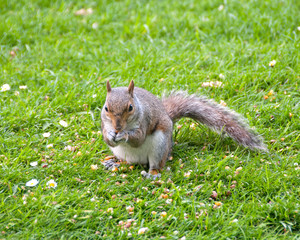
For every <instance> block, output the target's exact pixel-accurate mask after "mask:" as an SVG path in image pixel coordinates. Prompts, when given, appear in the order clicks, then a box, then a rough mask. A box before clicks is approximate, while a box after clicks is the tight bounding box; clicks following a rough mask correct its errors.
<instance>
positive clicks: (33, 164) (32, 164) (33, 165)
mask: <svg viewBox="0 0 300 240" xmlns="http://www.w3.org/2000/svg"><path fill="white" fill-rule="evenodd" d="M37 165H38V162H31V163H30V166H32V167H36V166H37Z"/></svg>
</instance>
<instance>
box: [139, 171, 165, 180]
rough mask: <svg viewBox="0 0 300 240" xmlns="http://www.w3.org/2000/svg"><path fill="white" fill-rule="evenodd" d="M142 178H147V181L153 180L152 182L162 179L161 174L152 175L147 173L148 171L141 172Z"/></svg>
mask: <svg viewBox="0 0 300 240" xmlns="http://www.w3.org/2000/svg"><path fill="white" fill-rule="evenodd" d="M141 174H142V176H143V177H144V178H147V179H152V180H156V179H159V178H160V177H161V174H160V173H157V174H151V173H147V172H146V171H142V172H141Z"/></svg>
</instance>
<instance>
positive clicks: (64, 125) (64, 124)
mask: <svg viewBox="0 0 300 240" xmlns="http://www.w3.org/2000/svg"><path fill="white" fill-rule="evenodd" d="M59 124H60V125H61V126H63V127H67V126H68V123H67V122H66V121H64V120H60V121H59Z"/></svg>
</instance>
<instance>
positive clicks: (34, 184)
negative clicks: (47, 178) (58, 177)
mask: <svg viewBox="0 0 300 240" xmlns="http://www.w3.org/2000/svg"><path fill="white" fill-rule="evenodd" d="M38 183H39V181H38V180H36V179H32V180H30V181H29V182H27V183H26V186H27V187H34V186H36V185H37V184H38Z"/></svg>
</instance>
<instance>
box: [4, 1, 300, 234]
mask: <svg viewBox="0 0 300 240" xmlns="http://www.w3.org/2000/svg"><path fill="white" fill-rule="evenodd" d="M299 12H300V1H296V0H273V1H268V0H267V1H260V0H241V1H237V0H231V1H226V0H224V1H220V0H203V1H191V0H184V1H180V0H176V1H175V0H174V1H159V0H153V1H146V0H143V1H129V0H127V1H123V0H119V1H105V0H103V1H88V0H85V1H83V0H82V1H81V0H80V1H70V0H65V1H59V0H57V1H44V0H26V1H25V0H0V21H1V24H0V72H1V76H0V88H1V89H0V90H1V92H0V239H163V238H165V239H182V240H183V239H299V238H300V156H299V149H300V120H299V112H300V105H299V103H300V92H299V89H300V87H299V83H300V58H299V57H300V51H299V49H300V15H299ZM273 60H275V61H273ZM131 79H133V80H134V81H135V85H136V86H138V87H142V88H145V89H147V90H149V91H151V92H152V93H154V94H156V95H158V96H162V95H163V94H167V93H168V92H171V90H185V91H187V92H188V93H195V94H198V95H206V96H207V97H209V98H213V99H215V101H216V102H218V103H222V104H227V106H228V107H230V108H231V109H233V110H235V111H237V112H239V113H240V114H241V115H243V116H244V117H245V118H246V119H247V120H248V122H249V124H250V126H251V127H255V129H256V130H257V132H259V133H260V134H261V135H262V136H263V137H264V138H265V143H266V144H267V146H268V149H269V153H263V152H255V151H250V150H249V149H246V148H243V147H241V146H239V145H237V144H236V143H235V142H234V141H232V140H231V139H228V138H221V137H220V136H219V135H218V134H216V133H214V132H212V131H210V130H209V129H208V128H206V127H205V126H202V125H198V124H197V123H195V122H193V121H191V120H189V119H182V120H180V121H179V122H178V123H177V125H176V126H175V128H174V129H175V130H174V135H173V136H174V143H175V144H174V149H173V154H172V157H173V159H172V160H171V161H169V162H167V166H166V168H165V170H164V171H163V172H162V177H161V179H160V180H159V181H151V180H149V179H143V177H142V176H141V171H143V170H144V168H143V167H141V166H133V167H130V166H126V165H124V166H122V168H120V170H119V171H117V172H112V171H108V170H105V169H104V168H103V166H102V164H101V162H102V161H103V160H104V159H105V157H107V156H108V155H111V153H110V151H109V148H108V147H107V145H106V144H105V143H104V141H103V140H102V135H101V132H100V123H101V121H100V110H101V108H102V106H103V103H104V101H105V95H106V88H105V84H106V81H107V80H110V83H111V85H112V87H116V86H127V85H128V84H129V81H130V80H131ZM217 81H218V82H222V86H219V85H216V86H215V85H213V84H209V83H216V82H217ZM7 84H8V85H7ZM206 85H208V86H206ZM146 170H147V169H146ZM32 179H36V180H37V181H38V183H37V184H36V183H34V182H33V183H32V184H33V185H32V186H26V183H28V182H29V181H30V180H32ZM50 180H54V182H53V181H52V184H50V183H49V181H50ZM56 184H57V186H56Z"/></svg>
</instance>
